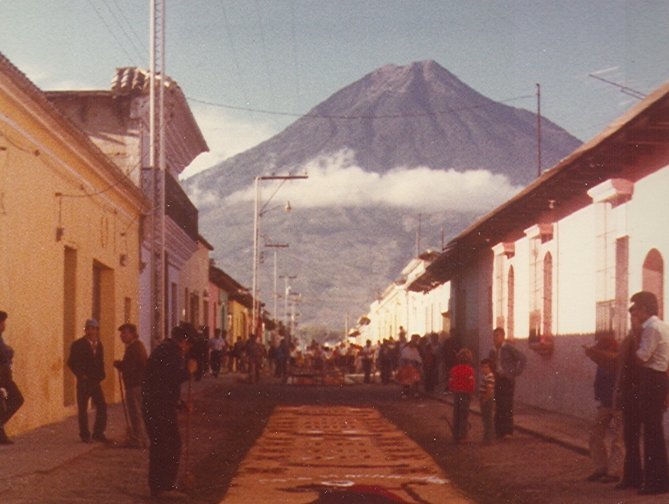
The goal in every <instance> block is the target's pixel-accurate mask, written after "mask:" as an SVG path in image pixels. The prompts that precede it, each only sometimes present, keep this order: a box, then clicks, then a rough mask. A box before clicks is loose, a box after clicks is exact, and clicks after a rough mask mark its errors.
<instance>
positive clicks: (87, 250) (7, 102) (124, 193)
mask: <svg viewBox="0 0 669 504" xmlns="http://www.w3.org/2000/svg"><path fill="white" fill-rule="evenodd" d="M148 210H149V204H148V202H147V201H146V199H145V198H144V196H143V194H142V192H141V191H140V190H139V188H138V187H137V186H136V185H135V184H134V183H132V181H131V180H130V178H129V177H128V176H127V175H126V174H124V173H123V172H122V171H121V170H120V169H119V168H118V166H116V165H115V164H114V163H112V162H111V161H110V160H109V158H108V157H107V156H106V155H104V154H103V153H102V151H100V150H99V149H98V148H97V147H96V146H95V145H94V144H93V142H91V141H90V140H89V138H88V136H86V135H85V134H84V133H83V132H82V131H80V130H79V129H78V128H76V127H75V126H74V125H73V124H72V123H71V122H70V121H69V120H68V119H66V118H65V117H64V116H63V115H62V114H61V113H59V112H58V111H57V110H56V109H55V108H54V107H53V106H52V105H51V104H50V102H49V101H48V100H47V99H46V97H45V94H44V93H43V92H42V91H41V90H39V89H38V88H37V87H36V86H35V85H34V84H33V83H32V82H30V81H29V80H28V79H27V78H26V77H25V75H23V74H22V73H21V72H20V71H19V70H18V69H17V68H16V67H15V66H13V65H12V64H11V62H10V61H9V60H7V59H6V58H5V57H4V56H3V55H2V54H0V275H1V277H2V281H1V282H0V286H1V287H0V310H4V311H7V312H8V313H9V319H8V321H7V329H6V331H5V334H4V338H5V340H6V341H7V343H8V344H9V345H11V346H12V347H13V348H14V350H15V352H16V354H15V358H14V376H15V381H16V382H17V384H18V385H19V387H20V388H21V390H22V391H23V394H24V396H25V399H26V401H25V404H24V406H23V407H22V408H21V410H19V412H18V413H17V415H16V416H15V417H14V419H12V421H11V422H10V423H9V424H8V428H9V430H10V431H11V433H16V432H21V431H25V430H27V429H30V428H34V427H36V426H39V425H43V424H47V423H50V422H54V421H57V420H60V419H62V418H64V417H65V416H68V415H70V414H73V413H74V412H75V409H76V405H75V387H74V378H73V376H72V374H71V372H70V371H69V369H67V368H66V366H65V360H66V358H67V355H68V353H69V347H70V344H71V343H72V341H74V340H75V339H76V338H78V337H80V336H82V335H83V325H84V321H85V320H86V319H87V318H90V317H94V318H97V319H99V321H100V326H101V329H100V336H101V340H102V343H103V345H104V347H105V359H106V362H105V364H106V371H107V374H108V375H109V376H108V378H107V379H106V380H105V382H103V388H104V391H105V393H106V395H107V397H108V399H109V400H113V399H114V392H115V390H116V387H115V386H114V384H115V383H116V381H115V380H114V376H113V374H112V369H113V367H112V365H111V362H112V360H113V359H114V358H115V357H116V358H119V357H120V356H121V355H122V353H123V345H122V344H121V342H120V340H119V339H118V336H117V330H116V329H117V327H118V326H119V325H120V324H121V323H123V322H124V321H126V320H135V319H136V317H137V314H138V296H139V294H138V293H139V285H138V272H139V269H140V251H139V244H140V235H139V233H140V222H141V215H142V214H143V213H144V212H147V211H148Z"/></svg>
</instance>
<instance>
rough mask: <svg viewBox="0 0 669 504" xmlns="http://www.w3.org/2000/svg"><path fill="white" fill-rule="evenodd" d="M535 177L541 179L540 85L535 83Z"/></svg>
mask: <svg viewBox="0 0 669 504" xmlns="http://www.w3.org/2000/svg"><path fill="white" fill-rule="evenodd" d="M537 177H541V84H539V83H537Z"/></svg>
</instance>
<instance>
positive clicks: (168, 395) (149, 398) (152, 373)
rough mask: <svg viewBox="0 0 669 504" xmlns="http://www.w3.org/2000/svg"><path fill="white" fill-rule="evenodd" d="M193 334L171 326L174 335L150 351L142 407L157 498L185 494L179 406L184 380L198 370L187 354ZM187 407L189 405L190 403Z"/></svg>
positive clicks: (151, 475)
mask: <svg viewBox="0 0 669 504" xmlns="http://www.w3.org/2000/svg"><path fill="white" fill-rule="evenodd" d="M192 345H193V335H192V334H191V333H190V331H188V330H187V329H186V328H184V327H175V328H174V329H172V337H171V338H170V339H167V340H165V341H163V342H162V343H161V344H160V345H159V346H158V347H156V349H155V350H154V351H153V352H152V353H151V356H150V357H149V360H148V361H147V365H146V370H145V372H144V381H143V382H142V409H143V413H144V422H145V424H146V430H147V432H148V434H149V488H150V489H151V496H152V497H158V498H170V497H185V495H183V494H181V495H180V494H179V492H177V491H176V478H177V473H178V471H179V458H180V456H181V437H180V435H179V424H178V421H177V410H178V409H179V407H180V406H181V401H180V394H181V383H182V382H184V381H186V380H188V378H189V375H192V374H193V373H194V372H195V371H196V370H197V361H196V360H194V359H189V360H188V363H187V365H185V363H184V356H185V355H186V354H187V353H188V351H189V350H190V349H191V347H192ZM186 407H190V405H189V404H187V405H186Z"/></svg>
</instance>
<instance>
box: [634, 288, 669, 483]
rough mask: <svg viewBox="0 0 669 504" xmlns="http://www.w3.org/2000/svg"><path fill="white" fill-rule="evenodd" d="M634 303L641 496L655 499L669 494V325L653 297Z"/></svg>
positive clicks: (638, 298) (639, 297)
mask: <svg viewBox="0 0 669 504" xmlns="http://www.w3.org/2000/svg"><path fill="white" fill-rule="evenodd" d="M631 302H632V306H631V307H630V309H629V312H630V318H631V319H632V325H633V326H634V325H635V324H639V325H640V326H641V336H640V338H639V346H638V348H637V351H636V358H637V362H638V363H639V364H640V366H641V371H640V377H639V380H640V383H639V416H640V420H641V425H642V426H643V447H644V450H643V452H644V464H643V484H642V486H641V488H640V489H639V493H640V494H643V495H655V494H662V493H667V492H669V473H668V471H669V467H668V463H667V450H666V446H665V442H664V429H663V427H662V416H663V414H664V409H665V401H666V398H667V390H668V384H667V369H668V368H669V325H667V324H665V323H664V322H663V321H662V320H660V319H659V318H658V316H657V315H658V312H659V310H658V302H657V298H656V297H655V295H654V294H653V293H651V292H647V291H641V292H637V293H636V294H634V295H633V296H632V298H631Z"/></svg>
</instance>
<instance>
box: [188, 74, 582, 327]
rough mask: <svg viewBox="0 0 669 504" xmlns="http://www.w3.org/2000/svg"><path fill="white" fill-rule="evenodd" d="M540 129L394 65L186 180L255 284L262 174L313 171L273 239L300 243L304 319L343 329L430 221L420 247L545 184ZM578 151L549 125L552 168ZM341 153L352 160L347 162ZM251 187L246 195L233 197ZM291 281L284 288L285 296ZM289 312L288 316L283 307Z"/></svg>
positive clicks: (526, 116)
mask: <svg viewBox="0 0 669 504" xmlns="http://www.w3.org/2000/svg"><path fill="white" fill-rule="evenodd" d="M535 128H536V116H535V115H534V114H532V113H530V112H528V111H525V110H521V109H517V108H513V107H509V106H507V105H504V104H500V103H496V102H494V101H492V100H490V99H488V98H486V97H484V96H482V95H481V94H479V93H477V92H476V91H474V90H473V89H471V88H469V87H468V86H467V85H466V84H464V83H463V82H461V81H460V80H458V79H457V78H456V77H455V76H454V75H452V74H451V73H449V72H448V71H447V70H445V69H444V68H443V67H441V66H439V65H438V64H437V63H435V62H433V61H425V62H419V63H413V64H410V65H407V66H395V65H386V66H384V67H382V68H380V69H378V70H376V71H374V72H372V73H370V74H368V75H366V76H365V77H363V78H362V79H360V80H358V81H356V82H354V83H353V84H351V85H349V86H346V87H345V88H343V89H342V90H340V91H338V92H337V93H335V94H334V95H332V96H331V97H330V98H328V99H327V100H325V101H324V102H322V103H321V104H319V105H318V106H316V107H315V108H314V109H312V110H311V111H310V112H309V113H308V114H307V115H306V116H304V117H302V118H300V119H298V120H297V121H295V122H294V123H293V124H292V125H290V126H289V127H287V128H286V129H285V130H283V131H282V132H281V133H279V134H277V135H276V136H274V137H272V138H270V139H269V140H267V141H265V142H263V143H261V144H260V145H258V146H256V147H254V148H252V149H249V150H248V151H246V152H243V153H241V154H239V155H237V156H235V157H233V158H230V159H228V160H225V161H223V162H222V163H220V164H218V165H216V166H214V167H212V168H210V169H209V170H206V171H205V172H202V173H200V174H198V175H195V176H193V177H191V178H189V179H188V180H186V181H185V183H184V185H185V187H186V190H187V191H188V192H189V193H190V194H191V196H192V197H193V198H194V200H195V201H196V203H197V204H198V207H199V208H200V227H201V232H202V234H203V235H204V236H205V237H206V238H207V239H208V241H210V243H212V244H213V245H214V247H215V250H214V253H213V255H214V256H215V257H216V260H217V262H218V264H219V265H220V266H221V267H222V268H223V269H224V270H226V271H227V272H228V273H230V274H231V275H232V276H233V277H235V278H236V279H237V280H239V281H240V282H241V283H243V284H245V285H247V286H250V284H251V271H252V255H253V254H252V243H253V216H254V207H253V201H252V199H253V191H249V188H251V187H252V184H253V180H254V177H255V176H257V175H266V174H270V173H276V174H286V173H297V172H299V173H302V172H304V171H305V169H306V166H307V165H309V166H310V168H311V170H312V172H311V174H310V180H309V181H306V182H305V181H300V182H294V184H295V187H297V186H298V185H300V184H301V185H300V188H301V189H300V190H299V191H293V192H292V193H290V189H292V188H290V187H288V186H289V185H291V184H293V183H289V184H288V185H286V186H284V187H283V188H282V189H281V192H280V193H277V198H275V201H274V202H278V201H280V199H282V195H284V194H285V193H290V194H293V195H294V196H305V198H304V199H303V201H296V202H294V203H295V204H294V207H295V210H294V211H293V212H292V214H291V215H290V216H287V215H285V214H280V213H278V212H273V213H268V214H267V215H266V216H263V218H262V219H261V235H262V236H263V240H261V241H267V242H288V243H289V244H290V247H289V248H288V249H281V251H280V252H278V255H277V257H278V263H279V266H278V268H277V269H278V274H279V275H297V278H296V279H295V280H294V281H292V288H293V291H299V292H300V293H301V294H302V308H301V312H302V314H303V317H302V323H318V324H322V325H327V326H329V327H331V328H337V327H342V326H343V325H344V317H345V315H346V314H347V313H348V314H350V315H351V316H352V317H353V318H356V317H357V316H358V315H360V314H361V313H363V312H365V311H366V309H367V308H368V306H369V303H371V302H372V301H373V300H374V298H375V296H376V295H377V294H378V293H379V292H380V291H381V290H383V289H384V288H385V287H386V286H387V285H388V284H389V283H390V282H391V281H393V280H395V279H396V278H397V276H398V275H399V274H400V272H401V269H402V268H403V267H404V266H405V265H406V263H407V262H408V261H409V259H410V258H411V257H412V256H413V255H414V252H415V246H416V233H417V228H418V214H419V213H422V214H423V215H424V216H425V220H423V222H422V237H423V239H422V241H421V243H420V246H421V248H427V247H432V248H439V246H440V243H441V241H442V239H441V236H440V235H443V236H444V237H445V239H446V240H448V239H449V238H451V237H453V236H454V235H455V234H456V233H457V232H459V231H460V230H461V229H463V228H464V227H465V226H467V225H468V224H469V223H471V221H472V220H473V219H474V218H476V217H477V216H479V215H481V214H482V213H484V212H486V211H488V210H490V209H491V208H492V207H493V206H495V205H497V204H499V203H501V202H502V201H503V198H505V197H509V196H508V195H504V194H503V189H504V187H506V188H511V189H514V188H515V190H517V189H518V188H519V187H521V186H523V185H525V184H526V183H528V182H530V181H531V180H532V179H533V178H534V177H535V176H536V171H537V170H536V158H537V154H536V132H535ZM578 145H580V142H579V141H578V140H577V139H576V138H574V137H573V136H571V135H569V134H568V133H567V132H565V131H564V130H562V129H561V128H559V127H558V126H556V125H555V124H553V123H551V122H550V121H548V120H547V119H543V122H542V158H543V160H544V166H552V165H553V164H555V163H556V162H557V161H558V160H559V159H561V158H563V157H564V156H566V155H567V154H569V153H570V152H572V151H573V150H574V149H575V148H576V147H578ZM342 152H345V153H347V155H348V156H349V157H345V156H344V158H345V162H343V163H342V162H341V159H340V158H341V157H342V156H341V153H342ZM338 156H339V158H338ZM418 167H421V168H418ZM349 168H350V169H349ZM337 170H339V171H337ZM314 172H316V173H314ZM333 174H336V175H338V176H337V177H335V176H333ZM439 174H441V176H439ZM314 175H316V176H314ZM470 175H471V176H470ZM328 177H329V178H328ZM505 178H506V181H505ZM314 179H318V180H319V183H320V184H321V185H320V186H314V185H313V183H315V180H314ZM417 179H425V180H417ZM307 182H308V183H309V184H311V185H308V184H307ZM421 183H422V185H421ZM346 184H348V185H346ZM268 185H269V184H268ZM342 186H344V188H343V189H342ZM275 187H276V186H275ZM482 187H483V189H482ZM486 187H487V189H488V191H492V192H488V193H486V192H485V190H484V189H485V188H486ZM268 189H269V188H268ZM241 190H244V191H245V192H244V194H245V197H242V198H239V197H236V198H229V196H230V195H232V194H233V193H237V195H239V194H240V193H239V192H238V191H241ZM449 191H450V192H449ZM269 193H271V190H268V192H267V193H265V196H263V197H264V198H267V197H269V196H267V195H268V194H269ZM307 193H308V194H307ZM496 193H499V195H497V196H493V197H491V196H490V194H493V195H494V194H496ZM332 194H337V197H336V198H333V197H331V196H332ZM339 194H341V195H342V196H341V197H339ZM398 195H407V196H408V198H405V200H403V201H399V198H398ZM306 196H309V197H310V198H311V200H310V201H307V199H306ZM500 198H502V199H500ZM298 199H299V198H298ZM319 199H320V200H322V201H321V202H320V204H319V202H318V201H316V202H314V200H319ZM428 200H430V201H431V202H432V203H431V204H430V205H431V206H430V205H428V203H427V202H428ZM476 200H479V203H478V204H477V205H475V204H474V202H475V201H476ZM263 201H265V200H263ZM407 201H409V203H408V204H407ZM456 201H459V203H456ZM480 201H483V203H480ZM414 202H415V203H414ZM428 207H429V208H428ZM264 255H265V260H264V262H263V265H262V266H261V269H260V280H259V282H260V296H259V297H260V299H261V300H262V301H263V302H265V303H266V306H267V308H268V309H270V310H272V308H273V297H272V290H273V278H272V272H273V251H272V250H270V249H265V250H264ZM283 287H284V284H283V283H282V281H279V289H278V290H279V291H280V292H281V293H283ZM277 311H278V316H279V317H280V318H281V317H283V315H284V314H283V304H282V300H280V301H279V303H278V309H277Z"/></svg>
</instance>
